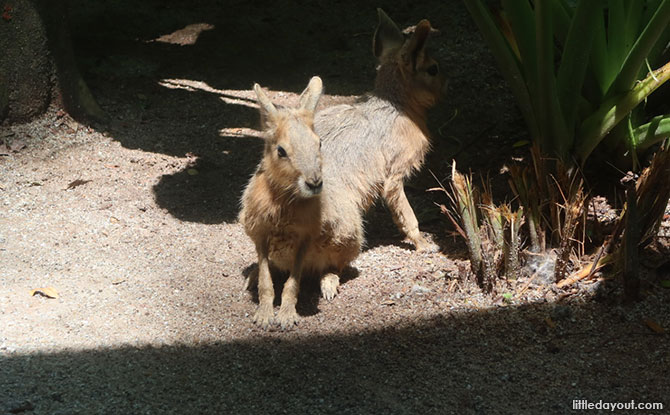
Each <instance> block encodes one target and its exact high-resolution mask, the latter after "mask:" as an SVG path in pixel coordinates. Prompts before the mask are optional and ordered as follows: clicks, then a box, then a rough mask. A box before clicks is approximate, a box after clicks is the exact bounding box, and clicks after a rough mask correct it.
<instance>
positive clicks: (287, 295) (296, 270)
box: [277, 242, 308, 330]
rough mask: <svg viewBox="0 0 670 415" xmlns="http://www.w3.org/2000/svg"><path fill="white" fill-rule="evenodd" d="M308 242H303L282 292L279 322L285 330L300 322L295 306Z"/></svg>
mask: <svg viewBox="0 0 670 415" xmlns="http://www.w3.org/2000/svg"><path fill="white" fill-rule="evenodd" d="M307 244H308V242H303V243H302V244H301V245H300V247H299V248H298V250H297V252H296V255H295V260H294V262H293V269H292V270H291V275H289V277H288V279H287V280H286V283H285V284H284V289H283V290H282V293H281V306H280V307H279V312H278V313H277V323H278V324H279V325H280V326H281V328H282V329H284V330H288V329H290V328H292V327H293V326H294V325H296V324H298V312H297V311H296V309H295V306H296V304H297V303H298V293H299V292H300V280H301V278H302V263H303V259H304V257H305V251H306V248H307Z"/></svg>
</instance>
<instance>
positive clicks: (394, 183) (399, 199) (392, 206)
mask: <svg viewBox="0 0 670 415" xmlns="http://www.w3.org/2000/svg"><path fill="white" fill-rule="evenodd" d="M382 196H383V197H384V200H386V204H387V205H388V207H389V210H390V211H391V215H392V216H393V221H394V222H395V224H396V225H397V226H398V228H399V229H400V230H401V231H402V232H404V233H405V235H407V237H408V238H409V240H410V241H412V243H413V244H414V247H415V248H416V250H417V251H423V252H425V251H436V250H437V249H438V248H437V246H436V245H434V244H432V243H430V242H428V241H427V240H426V238H424V237H423V236H422V235H421V232H420V231H419V221H418V220H417V219H416V215H414V211H413V210H412V206H410V204H409V201H408V200H407V196H406V195H405V189H404V187H403V181H402V177H401V176H394V177H389V178H388V179H387V180H386V183H384V190H383V193H382Z"/></svg>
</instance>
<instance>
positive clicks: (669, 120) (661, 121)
mask: <svg viewBox="0 0 670 415" xmlns="http://www.w3.org/2000/svg"><path fill="white" fill-rule="evenodd" d="M633 136H634V137H635V139H636V142H637V149H638V150H640V151H644V150H646V149H648V148H649V147H651V146H653V145H654V144H656V143H658V142H660V141H661V140H663V139H666V138H668V137H670V114H667V115H659V116H657V117H654V118H652V119H651V121H649V122H648V123H646V124H643V125H641V126H639V127H637V128H635V129H633Z"/></svg>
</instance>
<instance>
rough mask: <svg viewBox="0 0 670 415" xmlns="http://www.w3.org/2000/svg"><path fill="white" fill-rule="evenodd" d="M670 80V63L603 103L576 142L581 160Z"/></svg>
mask: <svg viewBox="0 0 670 415" xmlns="http://www.w3.org/2000/svg"><path fill="white" fill-rule="evenodd" d="M668 79H670V62H668V63H666V64H665V65H664V66H663V67H662V68H659V69H657V70H656V71H654V72H652V73H650V74H649V75H648V76H647V77H646V78H645V79H643V80H642V81H640V82H639V83H637V84H636V85H635V86H634V87H633V88H632V89H631V90H630V91H628V92H626V93H623V94H619V95H617V96H615V97H613V98H610V99H608V100H606V101H605V102H603V104H602V105H600V107H599V108H598V110H596V112H595V113H594V114H593V115H591V116H590V117H588V118H587V119H586V120H584V122H583V123H582V126H581V128H580V130H579V134H578V137H579V139H578V141H577V143H576V152H575V154H576V155H577V157H578V159H579V160H580V161H581V162H582V163H584V161H585V160H586V159H587V158H588V156H589V155H590V154H591V152H592V151H593V150H594V149H595V148H596V146H597V145H598V143H600V141H602V139H603V138H604V137H605V136H606V135H607V133H609V132H610V130H612V128H614V126H615V125H617V124H618V123H619V121H621V120H622V119H623V118H625V117H626V116H627V115H628V114H629V113H630V112H631V111H632V110H633V108H635V107H636V106H637V104H639V103H640V102H642V101H643V100H644V99H645V98H646V97H647V96H648V95H649V94H651V93H652V92H654V91H655V90H656V88H658V87H659V86H661V85H662V84H663V83H664V82H665V81H667V80H668Z"/></svg>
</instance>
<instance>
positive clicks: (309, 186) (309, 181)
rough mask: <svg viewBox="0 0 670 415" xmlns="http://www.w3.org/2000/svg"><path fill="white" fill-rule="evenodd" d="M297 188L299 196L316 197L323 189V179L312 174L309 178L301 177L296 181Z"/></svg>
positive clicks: (319, 175)
mask: <svg viewBox="0 0 670 415" xmlns="http://www.w3.org/2000/svg"><path fill="white" fill-rule="evenodd" d="M298 188H299V189H300V194H301V196H302V197H304V198H309V197H314V196H318V195H319V194H320V193H321V190H322V189H323V179H322V178H321V174H318V175H317V174H314V175H311V176H310V177H305V176H301V177H300V179H298Z"/></svg>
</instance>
